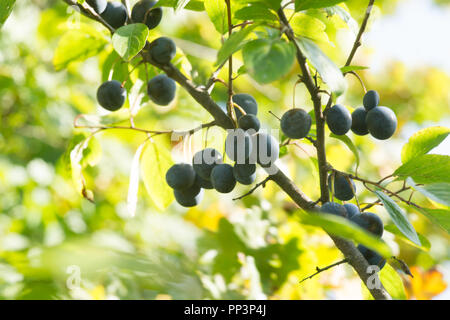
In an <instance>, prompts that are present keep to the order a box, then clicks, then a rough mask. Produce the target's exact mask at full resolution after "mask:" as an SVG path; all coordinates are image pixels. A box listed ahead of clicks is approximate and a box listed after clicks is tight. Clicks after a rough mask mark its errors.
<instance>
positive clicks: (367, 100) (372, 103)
mask: <svg viewBox="0 0 450 320" xmlns="http://www.w3.org/2000/svg"><path fill="white" fill-rule="evenodd" d="M379 103H380V96H379V94H378V92H376V91H375V90H369V91H367V93H366V94H365V95H364V98H363V105H364V108H366V110H367V111H369V110H371V109H373V108H375V107H376V106H378V104H379Z"/></svg>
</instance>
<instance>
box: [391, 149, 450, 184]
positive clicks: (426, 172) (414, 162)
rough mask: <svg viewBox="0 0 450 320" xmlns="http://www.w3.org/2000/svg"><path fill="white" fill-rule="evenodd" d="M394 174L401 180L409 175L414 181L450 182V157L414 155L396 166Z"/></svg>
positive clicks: (425, 182)
mask: <svg viewBox="0 0 450 320" xmlns="http://www.w3.org/2000/svg"><path fill="white" fill-rule="evenodd" d="M394 176H397V177H399V178H400V179H403V180H404V179H406V178H408V177H411V178H412V179H413V180H414V181H415V182H416V183H424V184H427V183H438V182H445V183H450V157H449V156H445V155H438V154H425V155H423V156H418V157H414V158H413V159H411V160H409V161H408V162H406V163H404V164H403V165H402V166H400V167H399V168H397V170H395V172H394Z"/></svg>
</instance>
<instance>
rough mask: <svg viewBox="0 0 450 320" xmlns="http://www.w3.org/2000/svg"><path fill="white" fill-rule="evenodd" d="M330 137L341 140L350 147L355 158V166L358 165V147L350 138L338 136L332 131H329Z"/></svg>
mask: <svg viewBox="0 0 450 320" xmlns="http://www.w3.org/2000/svg"><path fill="white" fill-rule="evenodd" d="M330 137H331V138H335V139H338V140H341V141H342V142H343V143H345V144H346V145H347V147H348V148H349V149H350V151H351V152H353V154H354V156H355V158H356V166H357V167H359V152H358V149H356V147H355V145H354V144H353V142H352V140H351V139H350V138H349V137H347V136H346V135H342V136H338V135H336V134H334V133H330Z"/></svg>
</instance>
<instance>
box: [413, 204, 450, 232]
mask: <svg viewBox="0 0 450 320" xmlns="http://www.w3.org/2000/svg"><path fill="white" fill-rule="evenodd" d="M416 210H417V211H419V212H420V213H422V214H423V215H425V216H426V217H427V218H428V219H430V220H431V222H433V223H434V224H436V225H438V226H439V227H441V228H442V229H443V230H445V231H447V233H449V234H450V210H448V209H428V208H420V209H419V208H416Z"/></svg>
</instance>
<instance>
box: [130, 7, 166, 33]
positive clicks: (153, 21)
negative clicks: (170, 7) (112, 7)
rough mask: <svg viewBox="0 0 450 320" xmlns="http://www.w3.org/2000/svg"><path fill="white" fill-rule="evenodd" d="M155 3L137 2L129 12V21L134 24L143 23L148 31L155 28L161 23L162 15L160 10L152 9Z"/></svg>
mask: <svg viewBox="0 0 450 320" xmlns="http://www.w3.org/2000/svg"><path fill="white" fill-rule="evenodd" d="M156 2H157V1H153V0H140V1H138V2H137V3H136V4H135V5H134V7H133V9H132V10H131V20H132V21H133V22H135V23H136V22H140V23H143V24H145V25H147V27H148V28H149V29H153V28H156V27H157V26H158V25H159V23H160V22H161V19H162V14H163V11H162V8H154V9H152V8H153V7H154V6H155V4H156Z"/></svg>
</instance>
